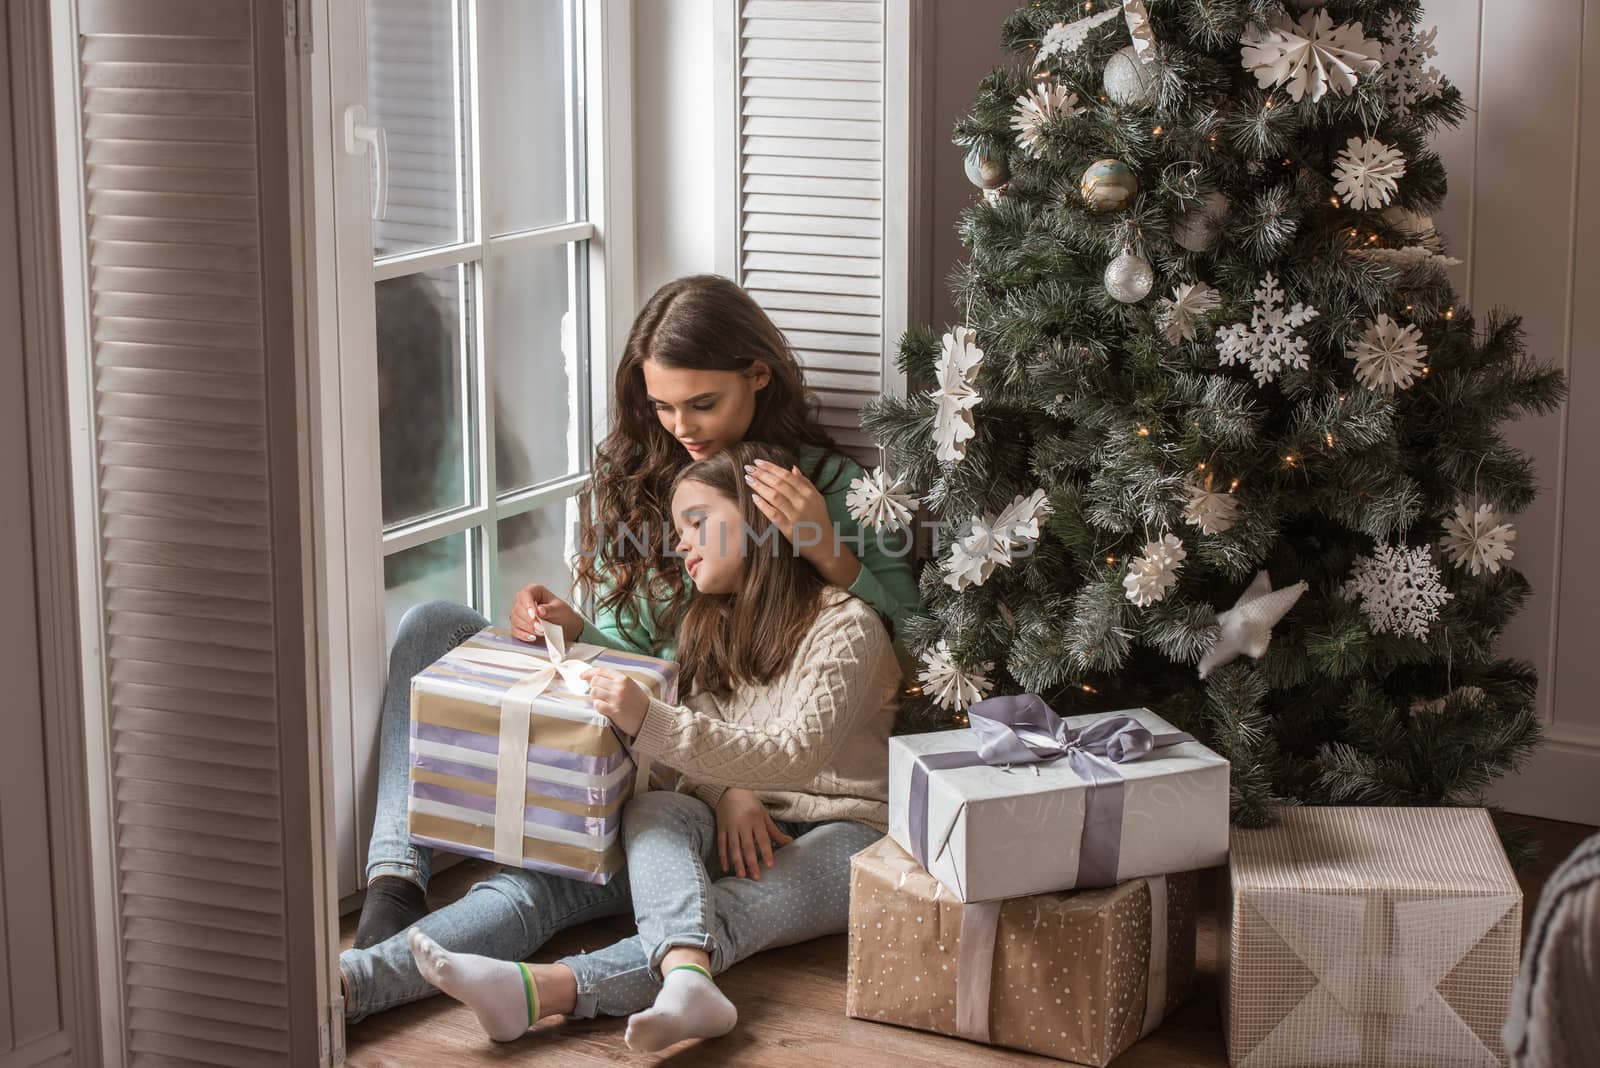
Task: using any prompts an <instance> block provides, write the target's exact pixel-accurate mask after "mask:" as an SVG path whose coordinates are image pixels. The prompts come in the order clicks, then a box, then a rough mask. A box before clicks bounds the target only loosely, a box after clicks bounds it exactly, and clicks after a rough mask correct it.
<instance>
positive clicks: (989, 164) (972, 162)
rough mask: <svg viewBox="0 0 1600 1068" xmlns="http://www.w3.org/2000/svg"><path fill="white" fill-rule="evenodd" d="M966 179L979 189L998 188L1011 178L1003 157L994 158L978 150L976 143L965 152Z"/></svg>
mask: <svg viewBox="0 0 1600 1068" xmlns="http://www.w3.org/2000/svg"><path fill="white" fill-rule="evenodd" d="M966 170H967V181H969V182H971V183H972V184H973V185H975V186H977V187H978V188H979V189H983V190H990V189H999V188H1000V187H1001V186H1003V185H1005V184H1006V183H1007V182H1008V181H1010V180H1011V172H1010V170H1009V169H1007V167H1006V161H1005V160H1004V159H1003V158H996V157H994V156H990V155H987V154H985V153H983V152H980V151H979V150H978V146H977V145H973V146H972V149H971V150H970V151H969V152H968V153H967V159H966Z"/></svg>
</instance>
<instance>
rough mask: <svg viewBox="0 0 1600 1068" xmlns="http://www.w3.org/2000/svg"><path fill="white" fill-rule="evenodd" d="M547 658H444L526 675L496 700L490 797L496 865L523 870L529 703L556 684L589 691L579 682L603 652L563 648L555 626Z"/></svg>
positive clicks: (531, 653) (459, 654) (506, 654)
mask: <svg viewBox="0 0 1600 1068" xmlns="http://www.w3.org/2000/svg"><path fill="white" fill-rule="evenodd" d="M544 642H545V650H546V652H545V653H541V652H540V651H539V650H538V649H535V648H531V647H530V648H528V649H519V650H517V651H515V652H513V651H511V650H509V649H486V648H483V647H482V646H475V645H463V646H457V647H456V648H455V649H452V650H451V651H450V652H448V653H446V654H445V656H444V659H445V660H446V661H448V662H451V663H458V664H480V665H483V666H485V667H497V668H510V669H512V670H515V671H523V672H525V674H524V675H523V676H522V677H521V678H520V679H518V680H517V681H516V682H514V683H512V684H511V686H510V687H508V688H507V689H506V691H505V693H503V694H501V695H500V745H499V749H498V751H497V753H496V755H497V757H498V764H497V767H496V774H495V795H494V859H495V862H496V863H498V864H506V865H512V866H516V867H520V866H521V865H522V858H523V851H522V836H523V823H524V819H525V813H526V807H525V806H526V804H527V791H528V743H529V741H530V739H529V737H528V732H529V729H530V726H531V724H532V720H533V702H534V701H535V700H537V699H538V698H539V697H541V696H542V695H543V694H544V693H545V692H547V691H548V690H549V689H550V688H551V687H552V686H554V685H555V683H556V680H557V679H559V680H561V682H562V683H563V684H564V685H565V686H566V687H567V688H568V689H570V690H572V691H573V692H575V693H578V694H586V693H588V692H589V684H588V682H586V681H585V680H584V678H583V676H584V674H585V673H587V672H588V671H589V670H590V668H591V666H592V665H591V664H590V663H589V661H590V660H592V659H594V657H596V656H598V655H599V654H600V653H601V652H602V650H601V648H600V646H598V645H575V646H573V647H572V649H571V650H570V651H568V649H567V647H566V646H567V643H566V636H565V635H564V634H562V633H561V628H559V627H546V628H545V634H544Z"/></svg>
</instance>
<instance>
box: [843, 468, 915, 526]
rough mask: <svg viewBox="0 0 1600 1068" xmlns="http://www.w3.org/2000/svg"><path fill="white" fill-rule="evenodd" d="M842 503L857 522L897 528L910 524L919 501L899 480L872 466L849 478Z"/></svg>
mask: <svg viewBox="0 0 1600 1068" xmlns="http://www.w3.org/2000/svg"><path fill="white" fill-rule="evenodd" d="M844 503H845V507H846V508H848V509H849V510H850V518H851V519H854V520H855V521H856V522H857V523H860V524H862V525H864V526H870V527H871V528H872V529H873V530H899V529H900V528H901V527H905V526H909V525H910V523H911V514H912V513H913V512H915V511H916V510H917V505H918V504H919V503H920V502H919V501H918V500H917V495H916V494H914V493H911V492H909V491H908V488H907V486H906V484H905V483H904V482H903V481H901V480H900V479H899V478H893V479H891V478H890V477H889V473H888V472H887V471H885V470H884V469H883V468H881V467H875V468H873V469H872V473H871V474H864V475H862V476H861V477H860V478H854V479H851V480H850V489H849V490H848V491H847V492H846V493H845V496H844Z"/></svg>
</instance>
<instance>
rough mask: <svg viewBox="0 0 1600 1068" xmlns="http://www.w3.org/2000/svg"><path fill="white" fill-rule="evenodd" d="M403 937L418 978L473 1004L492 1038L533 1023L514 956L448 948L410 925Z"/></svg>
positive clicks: (507, 1036)
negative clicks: (500, 957) (499, 956)
mask: <svg viewBox="0 0 1600 1068" xmlns="http://www.w3.org/2000/svg"><path fill="white" fill-rule="evenodd" d="M406 940H407V941H408V942H409V943H410V945H411V956H412V958H413V959H415V960H416V962H417V970H418V971H419V972H421V973H422V977H423V978H424V979H426V980H427V981H428V982H430V983H432V984H433V985H434V986H436V987H438V988H439V989H440V990H443V991H444V992H445V993H446V994H449V995H450V996H451V997H453V998H455V999H456V1000H457V1001H459V1002H461V1003H462V1004H464V1005H466V1006H467V1008H469V1009H471V1010H472V1012H473V1014H474V1015H475V1016H477V1017H478V1023H479V1025H480V1026H481V1027H482V1028H483V1030H484V1033H485V1034H487V1035H488V1036H489V1037H490V1038H492V1039H494V1040H495V1041H496V1042H510V1041H511V1040H512V1039H514V1038H520V1037H521V1036H522V1035H524V1034H525V1033H527V1030H528V1028H529V1027H530V1026H531V1025H530V1023H529V1019H528V1018H529V1016H530V1015H533V1013H532V1012H531V1011H530V1006H529V1002H530V1001H535V999H534V998H533V995H531V994H530V993H529V991H530V990H531V989H532V988H531V986H525V985H524V982H525V979H526V980H527V981H528V982H530V983H531V978H530V977H525V976H524V973H523V971H522V967H521V965H519V964H517V963H516V962H515V961H509V960H495V959H493V958H491V957H480V956H478V955H477V954H476V953H452V952H450V951H449V950H448V949H445V948H444V947H443V946H441V945H439V943H437V942H435V941H434V940H433V939H431V938H429V937H428V936H427V935H425V934H423V933H422V932H421V931H419V930H417V929H416V928H415V927H413V928H411V931H410V933H409V934H408V935H407V936H406Z"/></svg>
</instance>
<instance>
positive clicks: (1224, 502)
mask: <svg viewBox="0 0 1600 1068" xmlns="http://www.w3.org/2000/svg"><path fill="white" fill-rule="evenodd" d="M1184 488H1185V489H1187V490H1188V491H1189V503H1188V504H1186V505H1184V506H1183V521H1184V522H1185V523H1188V524H1189V525H1190V526H1192V527H1199V528H1200V533H1202V534H1222V533H1224V532H1226V531H1227V530H1228V528H1230V527H1232V526H1233V522H1234V519H1235V517H1236V516H1237V515H1238V512H1239V499H1238V498H1237V497H1235V496H1234V495H1233V494H1231V493H1213V492H1212V491H1211V477H1210V476H1209V475H1207V476H1206V480H1205V481H1204V482H1201V481H1200V480H1199V478H1198V477H1192V478H1190V479H1189V481H1188V483H1187V485H1185V487H1184Z"/></svg>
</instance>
